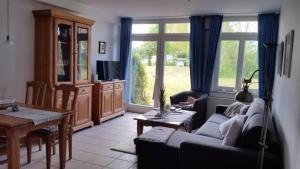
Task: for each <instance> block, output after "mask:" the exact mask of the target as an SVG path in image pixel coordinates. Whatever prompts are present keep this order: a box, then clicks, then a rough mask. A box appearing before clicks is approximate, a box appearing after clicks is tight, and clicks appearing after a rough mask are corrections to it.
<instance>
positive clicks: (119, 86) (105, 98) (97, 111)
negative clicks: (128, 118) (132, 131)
mask: <svg viewBox="0 0 300 169" xmlns="http://www.w3.org/2000/svg"><path fill="white" fill-rule="evenodd" d="M124 82H125V81H124V80H117V81H108V82H95V83H94V86H93V106H92V112H93V121H94V123H95V124H100V123H101V122H103V121H105V120H109V119H111V118H113V117H116V116H120V115H123V114H124V113H125V110H124V100H123V96H124Z"/></svg>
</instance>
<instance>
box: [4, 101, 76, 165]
mask: <svg viewBox="0 0 300 169" xmlns="http://www.w3.org/2000/svg"><path fill="white" fill-rule="evenodd" d="M18 105H19V106H22V107H28V108H31V109H38V110H46V111H52V112H58V113H61V114H62V116H60V118H58V119H55V120H49V121H46V122H42V123H40V124H34V123H33V121H32V120H30V119H26V118H19V117H13V116H9V115H4V114H0V135H1V136H6V137H7V161H8V169H19V168H20V139H21V138H22V137H25V136H26V134H27V133H28V132H31V131H34V130H38V129H42V128H45V127H48V126H51V125H58V130H59V131H58V132H59V161H60V169H64V168H65V162H66V142H67V125H68V118H69V115H70V113H71V112H67V111H61V110H55V109H46V108H42V107H37V106H29V105H25V104H18Z"/></svg>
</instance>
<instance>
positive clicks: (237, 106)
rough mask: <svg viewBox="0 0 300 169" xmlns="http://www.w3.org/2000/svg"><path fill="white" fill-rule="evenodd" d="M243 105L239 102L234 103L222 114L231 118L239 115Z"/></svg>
mask: <svg viewBox="0 0 300 169" xmlns="http://www.w3.org/2000/svg"><path fill="white" fill-rule="evenodd" d="M244 105H245V104H243V103H241V102H234V103H232V104H231V105H229V106H228V107H227V109H226V110H225V112H224V115H225V116H227V117H233V116H235V115H236V114H239V113H240V111H241V108H242V107H243V106H244Z"/></svg>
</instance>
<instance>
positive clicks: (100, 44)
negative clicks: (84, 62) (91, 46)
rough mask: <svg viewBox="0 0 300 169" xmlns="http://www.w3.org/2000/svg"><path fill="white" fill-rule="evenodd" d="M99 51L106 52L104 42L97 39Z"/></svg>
mask: <svg viewBox="0 0 300 169" xmlns="http://www.w3.org/2000/svg"><path fill="white" fill-rule="evenodd" d="M99 53H100V54H105V53H106V42H103V41H99Z"/></svg>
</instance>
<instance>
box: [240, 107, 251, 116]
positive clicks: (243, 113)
mask: <svg viewBox="0 0 300 169" xmlns="http://www.w3.org/2000/svg"><path fill="white" fill-rule="evenodd" d="M249 107H250V106H249V105H244V106H243V107H242V108H241V110H240V114H241V115H245V114H246V113H247V111H248V109H249Z"/></svg>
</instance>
